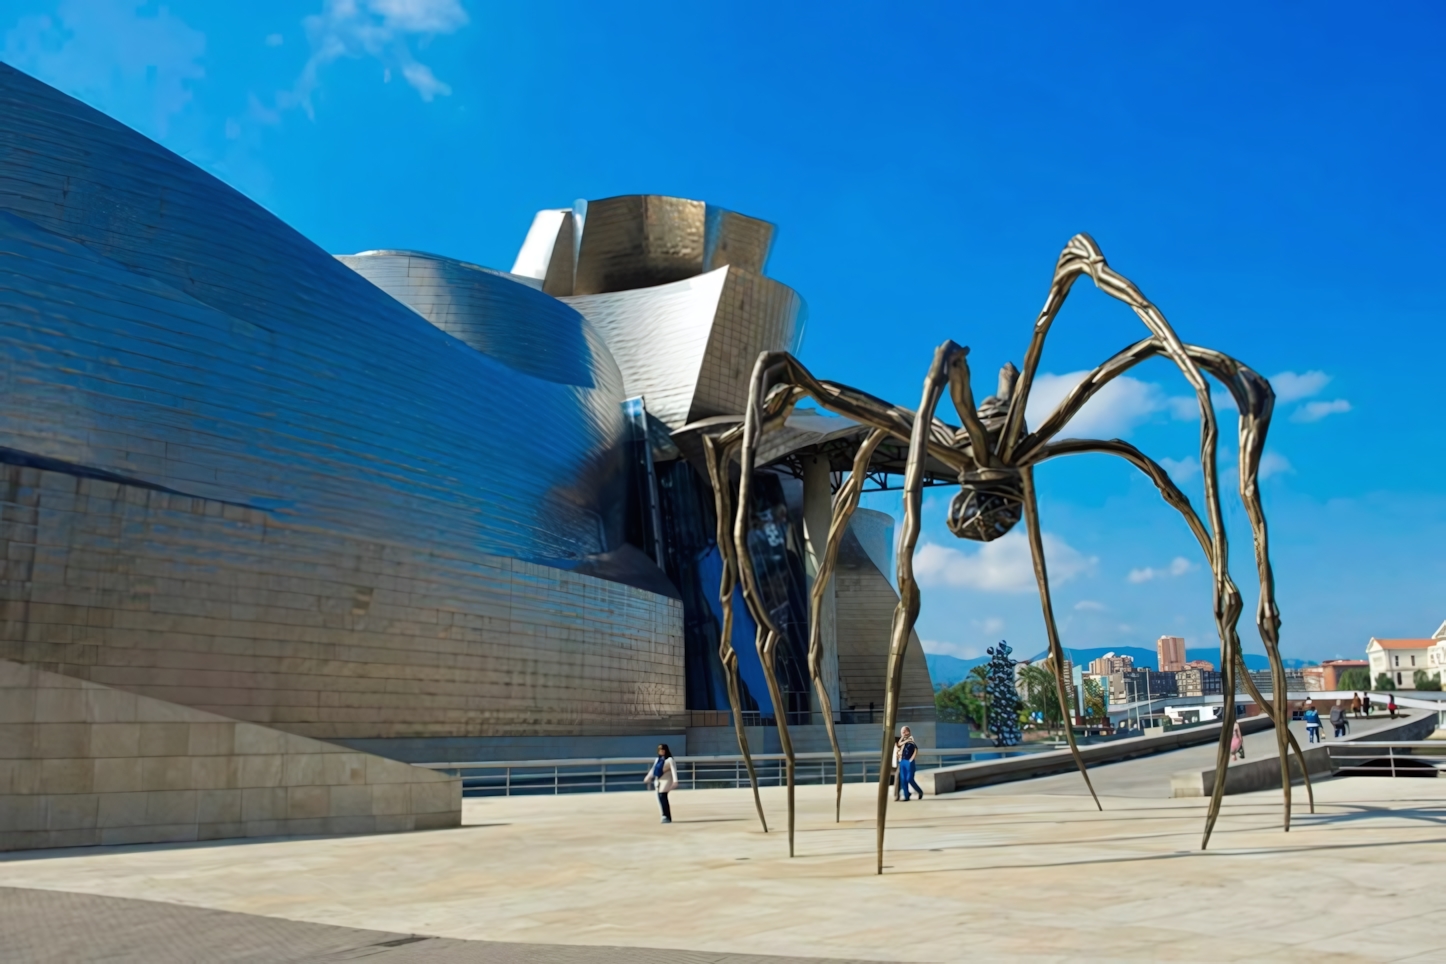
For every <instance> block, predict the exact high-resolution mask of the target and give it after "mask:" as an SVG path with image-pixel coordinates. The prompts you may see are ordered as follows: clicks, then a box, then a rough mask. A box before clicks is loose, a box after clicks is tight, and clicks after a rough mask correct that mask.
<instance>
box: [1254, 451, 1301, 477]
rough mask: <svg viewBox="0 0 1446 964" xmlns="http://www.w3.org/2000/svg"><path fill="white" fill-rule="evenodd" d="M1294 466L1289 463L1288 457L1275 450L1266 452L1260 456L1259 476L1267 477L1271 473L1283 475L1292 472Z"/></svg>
mask: <svg viewBox="0 0 1446 964" xmlns="http://www.w3.org/2000/svg"><path fill="white" fill-rule="evenodd" d="M1294 471H1295V467H1294V466H1292V465H1291V464H1290V459H1287V458H1286V457H1285V456H1284V455H1280V454H1278V453H1276V452H1266V453H1265V454H1264V455H1262V456H1261V457H1260V477H1261V478H1262V479H1268V478H1270V477H1271V476H1272V475H1283V474H1285V473H1286V472H1294Z"/></svg>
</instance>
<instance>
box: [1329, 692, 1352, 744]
mask: <svg viewBox="0 0 1446 964" xmlns="http://www.w3.org/2000/svg"><path fill="white" fill-rule="evenodd" d="M1347 725H1348V724H1347V723H1346V710H1345V707H1343V706H1341V701H1340V700H1336V704H1335V706H1332V707H1331V726H1332V727H1333V728H1334V729H1335V731H1336V732H1335V738H1336V739H1337V740H1339V739H1340V738H1341V737H1343V736H1345V735H1346V726H1347Z"/></svg>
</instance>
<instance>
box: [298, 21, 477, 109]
mask: <svg viewBox="0 0 1446 964" xmlns="http://www.w3.org/2000/svg"><path fill="white" fill-rule="evenodd" d="M467 23H468V17H467V11H466V10H464V9H462V4H461V3H460V2H459V0H324V2H323V5H322V10H321V12H320V13H318V14H313V15H311V16H309V17H307V18H305V19H304V20H303V21H302V26H304V27H305V28H306V37H307V40H308V41H309V42H310V44H311V56H310V58H308V60H307V61H306V66H305V67H303V68H302V71H301V76H299V77H298V78H297V79H296V83H295V85H294V86H293V87H292V89H291V90H290V91H287V92H285V93H283V94H281V95H280V96H279V97H278V98H277V105H278V106H279V107H300V108H301V109H302V110H304V111H305V112H306V116H307V117H311V118H315V116H316V113H315V108H314V106H313V104H312V95H313V94H314V93H315V92H316V91H317V89H318V88H319V87H320V86H321V74H322V71H323V69H324V68H326V67H327V66H329V65H330V64H333V63H335V62H336V61H338V60H341V59H342V58H344V57H345V58H349V59H361V58H364V57H370V58H372V59H374V60H376V61H378V62H380V63H381V65H382V76H383V79H384V80H386V81H388V82H389V81H390V80H391V79H392V74H393V73H394V72H395V73H397V74H400V75H401V77H402V78H403V79H404V80H405V81H406V82H407V83H408V84H410V85H411V86H412V88H413V89H414V90H416V92H417V93H418V94H419V95H420V96H421V98H422V100H424V101H427V102H429V103H430V102H431V101H432V100H433V99H435V98H437V97H446V96H447V95H449V94H451V93H452V88H451V87H450V86H449V85H448V84H446V83H445V82H443V81H442V80H440V79H439V78H438V77H437V75H436V74H434V73H432V68H430V67H428V66H427V65H426V64H424V63H422V62H421V61H419V60H417V58H416V55H415V54H414V53H413V50H412V45H413V42H416V43H418V44H426V43H427V42H428V41H430V40H431V39H432V38H433V37H436V36H438V35H441V34H450V33H455V32H456V31H458V30H460V29H462V28H463V27H465V26H466V25H467Z"/></svg>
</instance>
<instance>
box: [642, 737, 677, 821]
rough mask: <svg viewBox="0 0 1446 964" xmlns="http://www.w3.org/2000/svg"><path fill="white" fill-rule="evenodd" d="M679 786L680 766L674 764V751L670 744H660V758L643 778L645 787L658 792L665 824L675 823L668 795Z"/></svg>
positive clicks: (659, 805)
mask: <svg viewBox="0 0 1446 964" xmlns="http://www.w3.org/2000/svg"><path fill="white" fill-rule="evenodd" d="M677 785H678V764H676V763H674V762H673V751H672V750H669V749H668V744H666V743H659V744H658V758H657V760H655V761H653V765H652V766H651V767H649V768H648V775H647V776H645V777H643V786H645V787H646V786H652V787H653V788H654V789H656V790H657V791H658V807H659V808H660V809H661V810H662V811H663V819H662V822H663V823H672V822H673V809H672V808H671V807H669V806H668V794H669V793H670V792H671V791H672V790H673V788H674V787H676V786H677Z"/></svg>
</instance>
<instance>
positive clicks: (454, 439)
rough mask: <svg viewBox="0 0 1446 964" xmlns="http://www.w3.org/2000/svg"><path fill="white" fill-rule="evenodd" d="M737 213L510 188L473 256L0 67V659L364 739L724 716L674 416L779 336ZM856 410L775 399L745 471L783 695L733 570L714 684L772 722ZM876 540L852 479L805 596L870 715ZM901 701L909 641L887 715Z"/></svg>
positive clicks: (804, 697)
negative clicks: (286, 218) (288, 213)
mask: <svg viewBox="0 0 1446 964" xmlns="http://www.w3.org/2000/svg"><path fill="white" fill-rule="evenodd" d="M773 236H774V228H773V226H772V225H771V224H769V223H767V222H765V221H761V220H758V219H755V218H752V217H748V216H745V215H742V214H739V213H735V212H733V211H728V210H724V209H722V208H718V207H716V206H714V205H711V204H708V203H706V202H704V201H696V200H688V199H683V198H674V197H659V196H647V195H631V196H625V197H611V198H603V199H597V200H591V201H586V202H584V201H577V202H575V203H573V204H572V205H571V206H570V207H566V208H559V209H556V210H544V211H540V212H538V213H537V215H536V217H535V219H534V220H533V222H532V224H531V226H530V228H528V226H527V225H525V224H524V225H519V226H518V241H519V248H518V253H517V257H516V260H515V261H514V262H513V263H512V264H511V265H506V266H502V267H483V266H480V265H475V264H469V263H466V262H464V261H459V260H455V259H453V258H449V257H447V256H446V255H445V254H442V253H426V252H421V251H403V250H393V249H388V248H385V247H378V248H377V249H375V250H368V251H362V252H359V253H355V254H333V253H331V252H327V251H323V250H322V249H320V248H318V247H317V246H316V245H315V244H313V243H312V242H310V241H308V240H307V239H306V238H305V237H303V236H301V235H300V234H298V233H297V232H296V231H294V230H293V229H291V228H290V227H288V226H287V225H286V224H285V223H283V222H282V221H280V220H279V219H277V218H276V217H275V216H273V215H271V214H269V213H268V212H267V211H265V210H263V209H262V208H261V207H260V206H259V205H257V204H255V203H254V202H252V201H250V200H248V199H247V198H246V197H245V196H243V195H241V194H240V193H238V192H236V191H235V190H233V189H231V188H229V187H227V186H226V185H225V184H223V183H221V182H220V181H218V180H217V179H216V178H214V177H212V176H211V175H209V174H207V173H205V172H204V171H202V170H200V169H199V168H197V167H196V166H194V165H192V164H191V163H190V162H188V161H186V160H184V159H182V158H181V157H178V156H177V155H175V154H173V153H171V152H170V151H167V150H166V149H164V148H162V147H160V146H159V145H157V144H155V143H154V142H152V141H150V140H148V139H147V138H145V137H144V136H142V135H140V134H138V133H137V132H135V131H133V130H131V129H129V128H127V127H125V126H124V125H122V124H120V123H119V122H117V121H115V120H112V119H111V118H109V117H107V116H105V115H103V114H101V113H99V112H97V111H95V110H93V109H91V108H89V107H87V106H85V105H84V104H82V103H80V102H78V101H76V100H74V99H72V98H70V97H67V96H65V95H64V94H61V93H59V92H58V91H56V90H54V89H52V88H50V87H48V86H46V85H45V84H43V83H41V82H39V81H36V80H34V79H32V78H30V77H28V76H27V75H25V74H23V73H20V72H18V71H16V70H14V69H12V68H10V67H7V66H4V65H0V661H6V662H8V663H11V664H21V665H23V666H25V667H31V668H34V669H35V670H36V671H41V672H43V673H46V674H56V675H58V676H61V677H69V678H73V679H77V680H81V681H85V682H86V684H87V685H88V684H99V686H101V687H105V688H108V689H113V690H119V691H123V692H124V693H128V694H135V695H137V696H139V697H144V698H147V699H151V700H156V701H162V702H164V703H166V704H172V705H176V706H180V707H184V708H189V709H191V710H196V711H203V712H204V713H208V714H214V715H215V716H217V717H222V718H225V719H228V720H235V721H242V722H244V723H248V724H257V725H260V726H262V727H267V728H272V729H275V730H278V731H282V732H283V733H286V734H294V735H296V736H298V737H306V738H311V739H314V740H321V741H328V742H330V743H338V744H345V745H346V746H348V747H353V748H356V749H357V750H364V751H368V752H370V753H375V754H379V755H382V756H387V757H391V758H393V759H398V760H425V759H431V760H440V759H459V758H465V759H472V760H488V759H504V758H518V757H526V756H539V757H557V756H614V755H622V754H636V753H639V752H651V744H652V743H654V742H657V741H659V740H668V741H669V742H670V743H672V744H673V746H674V749H675V751H676V750H686V751H688V752H694V753H732V752H736V749H735V747H736V744H735V743H734V741H733V731H732V726H731V718H730V716H729V709H728V700H727V691H726V688H725V685H724V680H723V677H722V669H721V666H720V663H719V660H718V655H717V652H718V634H719V632H720V627H721V625H722V622H721V618H720V616H721V611H720V604H719V601H718V598H717V596H718V585H719V576H720V562H719V553H718V550H717V547H716V545H715V542H714V532H715V520H714V517H713V497H712V493H711V491H710V489H709V485H708V481H707V473H706V470H705V469H703V465H702V461H701V445H700V442H699V438H700V433H702V432H704V431H708V430H710V429H716V428H717V427H718V426H720V425H726V424H732V423H735V422H737V421H740V420H741V414H740V413H741V412H742V411H743V410H744V406H745V400H746V393H747V385H748V378H749V375H750V372H751V369H752V366H753V362H754V360H755V359H756V358H757V356H758V354H759V353H760V352H762V351H765V350H780V349H783V350H789V351H794V352H797V351H798V350H799V347H800V345H801V343H802V341H803V337H804V321H805V316H806V311H805V305H804V302H803V299H802V298H800V296H799V295H798V293H796V292H795V291H793V290H792V289H791V288H789V287H788V286H786V285H784V284H782V283H780V282H779V281H776V280H773V279H772V278H770V277H768V274H767V266H768V256H769V250H770V247H771V245H772V243H773ZM374 243H376V244H377V245H385V244H386V243H387V239H386V238H377V239H375V242H374ZM504 267H505V270H503V268H504ZM861 434H862V432H861V430H860V429H859V428H858V426H857V425H855V424H854V423H851V422H849V421H847V420H845V419H841V418H836V417H828V416H825V415H823V414H821V413H817V412H812V411H808V410H800V411H799V412H798V413H797V414H795V415H794V416H793V418H792V419H791V421H790V422H789V424H788V427H787V430H786V431H784V432H782V433H780V434H779V435H778V436H777V437H776V439H775V440H774V441H772V442H770V446H771V447H770V448H769V450H768V451H767V453H766V455H767V458H766V459H764V460H763V461H764V463H765V464H763V465H762V467H761V468H760V469H759V470H758V474H757V478H756V480H755V484H756V488H757V491H758V492H759V493H760V495H759V497H758V498H757V499H756V500H755V501H756V511H755V514H754V520H753V529H752V534H751V536H750V539H749V543H750V547H751V549H752V555H753V565H754V566H755V567H757V568H758V569H759V570H760V572H762V573H764V574H765V575H766V578H765V579H763V580H761V581H762V582H764V583H765V584H766V586H767V587H769V588H768V593H769V596H768V604H769V606H770V607H772V608H773V610H774V613H775V616H776V619H777V621H778V622H779V623H780V625H782V626H783V627H784V628H785V631H786V633H787V636H788V639H787V640H786V642H785V644H784V646H783V651H782V654H781V656H780V661H779V672H780V676H781V678H782V679H783V681H784V690H785V694H784V699H785V700H786V702H787V705H786V706H774V705H772V703H771V701H770V699H769V696H768V691H767V689H766V687H765V685H764V682H763V676H762V672H761V667H760V666H759V664H758V658H757V655H756V653H755V649H754V627H753V625H752V623H751V622H750V621H749V619H748V616H747V609H746V607H745V606H744V605H743V604H742V601H741V599H740V600H738V602H737V604H736V605H735V607H734V608H735V611H736V613H737V615H738V619H737V621H736V625H735V634H736V638H735V640H734V644H735V646H736V648H737V649H738V650H739V652H740V654H741V656H742V667H741V672H742V679H743V688H744V694H743V702H744V705H745V708H746V709H745V721H746V722H748V723H750V724H753V725H759V726H763V727H766V726H767V724H768V723H769V722H770V721H771V720H773V719H776V717H777V714H779V713H787V714H788V719H789V720H790V722H791V723H793V724H794V725H797V726H799V727H800V728H801V730H800V732H802V733H804V734H805V736H804V737H802V738H800V737H795V739H802V740H803V745H801V747H800V748H801V749H815V748H819V749H821V748H823V747H824V746H825V745H826V744H825V743H824V742H823V740H824V738H823V737H822V735H821V734H820V735H818V736H817V738H816V740H814V742H813V743H809V739H812V738H810V737H808V736H807V734H808V733H809V732H815V733H816V732H818V731H821V729H822V727H820V726H817V724H819V723H820V722H821V720H820V718H819V716H818V709H817V706H816V705H815V703H814V701H813V700H812V698H811V696H810V686H809V681H808V678H807V671H806V662H805V652H806V646H807V635H808V625H807V624H808V618H809V614H808V606H807V599H808V592H809V587H810V583H811V580H812V574H813V572H814V569H815V544H817V545H818V547H819V548H820V549H821V548H822V538H823V534H824V533H826V529H827V524H828V506H829V500H830V498H831V493H832V491H833V490H834V489H835V488H836V487H837V485H838V483H839V476H840V473H841V472H842V471H844V470H845V469H846V468H847V467H848V466H849V464H850V462H851V459H852V457H853V452H854V450H855V449H856V445H857V441H858V439H859V437H860V436H861ZM898 457H899V453H897V452H890V451H888V450H887V449H886V448H885V449H881V450H880V453H879V455H878V456H877V458H878V465H877V466H876V468H877V476H878V479H879V480H881V482H883V483H887V481H888V479H890V478H893V476H891V475H890V474H889V473H890V471H891V470H896V469H898V468H899V466H898V464H897V460H898ZM891 460H893V461H891ZM891 543H892V523H891V521H890V520H889V518H888V517H887V516H885V515H883V514H882V513H877V512H868V511H861V512H860V513H859V514H858V515H857V516H856V517H855V519H854V521H853V523H852V528H851V531H850V532H849V534H848V535H847V537H846V539H845V542H844V546H843V549H842V552H841V557H840V565H839V571H838V573H837V574H836V576H835V578H834V580H833V583H834V585H833V587H832V589H831V595H830V596H829V597H828V600H829V601H828V603H827V604H826V606H825V609H824V615H823V620H824V639H825V649H826V652H827V659H826V667H825V669H826V682H827V685H828V687H829V690H830V691H831V693H833V694H836V695H835V699H834V706H835V708H837V710H838V717H839V720H840V722H842V723H844V724H850V723H855V724H859V726H860V738H861V740H862V739H863V736H862V731H863V730H864V728H865V727H866V729H867V734H868V735H867V740H868V742H867V743H866V744H865V743H860V745H868V746H870V747H877V739H878V737H877V722H876V721H877V719H878V716H876V715H874V713H873V712H872V711H873V710H874V709H875V708H878V709H881V708H882V705H883V691H884V673H885V668H886V667H885V663H886V653H887V647H888V629H889V622H890V619H891V615H892V611H893V607H894V603H895V601H896V599H897V596H896V595H895V592H894V589H893V587H892V585H891V579H890V578H889V573H890V572H891V568H892V563H891V559H890V556H891ZM932 703H933V700H932V690H931V687H930V682H929V677H928V672H927V669H926V668H925V663H924V659H923V656H922V653H921V652H920V650H919V648H918V646H917V645H915V646H914V647H912V648H911V650H910V656H909V662H908V666H907V672H906V682H905V691H904V699H903V705H904V706H905V710H904V713H903V718H904V719H906V720H909V721H917V722H918V723H923V724H926V725H927V724H928V722H929V721H932V720H933V719H934V716H933V708H932ZM870 720H874V721H875V722H874V724H873V725H872V726H867V724H868V723H869V721H870ZM810 724H813V726H810ZM845 729H846V730H847V729H848V727H845ZM758 743H759V745H758V748H765V747H767V746H768V745H769V744H768V740H767V739H766V737H765V736H762V735H761V736H760V737H759V741H758Z"/></svg>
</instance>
